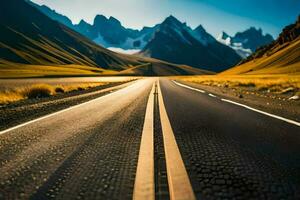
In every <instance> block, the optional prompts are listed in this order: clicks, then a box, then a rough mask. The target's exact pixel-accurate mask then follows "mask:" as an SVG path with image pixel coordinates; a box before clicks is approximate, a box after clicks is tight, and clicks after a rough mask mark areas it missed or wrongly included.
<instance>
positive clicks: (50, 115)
mask: <svg viewBox="0 0 300 200" xmlns="http://www.w3.org/2000/svg"><path fill="white" fill-rule="evenodd" d="M135 83H136V82H135ZM125 84H127V83H125ZM133 85H134V84H131V85H130V86H126V87H125V88H128V87H131V86H133ZM120 86H122V85H118V86H115V87H111V88H107V89H103V90H100V91H99V93H103V92H109V91H111V90H114V89H116V88H119V87H120ZM113 94H114V92H112V93H109V94H106V95H104V96H101V97H98V98H96V99H92V100H90V101H87V102H84V103H81V104H78V105H75V106H71V107H69V108H66V109H63V110H60V111H57V112H54V113H51V114H49V115H45V116H43V117H40V118H37V119H34V120H31V121H28V122H25V123H23V124H19V125H17V126H14V127H11V128H8V129H6V130H3V131H0V135H2V134H5V133H8V132H10V131H13V130H15V129H18V128H21V127H24V126H26V125H29V124H32V123H34V122H37V121H41V120H43V119H46V118H49V117H52V116H54V115H58V114H60V113H63V112H66V111H69V110H72V109H75V108H78V107H80V106H83V105H86V104H89V103H92V102H94V101H97V100H99V99H100V98H104V97H108V96H110V95H113Z"/></svg>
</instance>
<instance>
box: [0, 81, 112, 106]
mask: <svg viewBox="0 0 300 200" xmlns="http://www.w3.org/2000/svg"><path fill="white" fill-rule="evenodd" d="M107 84H109V82H101V83H99V82H98V83H73V84H65V85H63V84H61V85H50V84H34V85H28V86H18V87H13V88H2V89H1V90H0V104H8V103H12V102H15V101H19V100H23V99H37V98H45V97H50V96H53V95H57V94H62V93H67V92H72V91H81V90H87V89H90V88H94V87H98V86H103V85H107Z"/></svg>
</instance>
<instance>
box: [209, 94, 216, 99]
mask: <svg viewBox="0 0 300 200" xmlns="http://www.w3.org/2000/svg"><path fill="white" fill-rule="evenodd" d="M208 96H210V97H214V98H217V96H216V95H213V94H208Z"/></svg>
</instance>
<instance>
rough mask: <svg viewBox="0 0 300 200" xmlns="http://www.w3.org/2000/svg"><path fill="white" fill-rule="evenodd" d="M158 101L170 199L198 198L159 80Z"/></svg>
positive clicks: (188, 199)
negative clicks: (173, 128) (183, 158)
mask: <svg viewBox="0 0 300 200" xmlns="http://www.w3.org/2000/svg"><path fill="white" fill-rule="evenodd" d="M158 101H159V113H160V120H161V127H162V133H163V140H164V150H165V157H166V167H167V175H168V183H169V192H170V199H171V200H177V199H180V200H181V199H187V200H193V199H196V197H195V194H194V192H193V188H192V185H191V183H190V180H189V177H188V174H187V171H186V169H185V166H184V163H183V160H182V157H181V155H180V151H179V149H178V146H177V143H176V139H175V136H174V133H173V130H172V127H171V124H170V121H169V118H168V114H167V111H166V108H165V105H164V101H163V97H162V93H161V89H160V84H159V81H158Z"/></svg>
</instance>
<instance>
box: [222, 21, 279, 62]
mask: <svg viewBox="0 0 300 200" xmlns="http://www.w3.org/2000/svg"><path fill="white" fill-rule="evenodd" d="M217 40H218V41H219V42H221V43H223V44H225V45H227V46H229V47H231V48H233V49H234V50H236V52H237V53H238V54H239V55H240V56H242V57H243V58H246V57H248V56H250V55H251V54H252V53H253V52H255V50H256V49H257V48H259V47H261V46H264V45H266V44H269V43H271V42H272V41H273V40H274V39H273V37H272V36H271V35H270V34H266V35H263V33H262V30H261V29H256V28H254V27H251V28H249V29H247V30H245V31H243V32H238V33H236V34H235V35H234V36H233V37H232V36H229V35H228V34H227V33H225V32H222V33H221V34H220V35H219V36H218V37H217Z"/></svg>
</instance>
